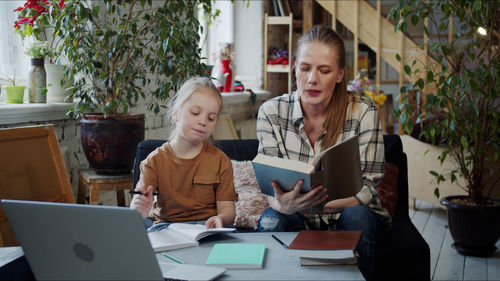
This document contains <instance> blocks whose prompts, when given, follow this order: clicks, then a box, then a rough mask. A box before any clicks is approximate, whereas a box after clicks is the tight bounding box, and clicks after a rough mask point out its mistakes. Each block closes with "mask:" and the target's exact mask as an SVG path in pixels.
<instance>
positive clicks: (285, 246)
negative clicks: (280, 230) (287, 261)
mask: <svg viewBox="0 0 500 281" xmlns="http://www.w3.org/2000/svg"><path fill="white" fill-rule="evenodd" d="M271 236H272V237H273V238H274V239H275V240H276V241H278V243H280V244H281V246H283V247H284V248H285V249H288V246H287V245H286V244H285V243H283V241H281V240H279V239H278V237H276V236H274V234H271Z"/></svg>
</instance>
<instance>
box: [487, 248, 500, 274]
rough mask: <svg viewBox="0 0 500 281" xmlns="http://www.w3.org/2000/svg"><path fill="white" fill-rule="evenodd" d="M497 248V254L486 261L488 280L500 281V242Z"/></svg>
mask: <svg viewBox="0 0 500 281" xmlns="http://www.w3.org/2000/svg"><path fill="white" fill-rule="evenodd" d="M496 247H497V250H496V251H495V253H493V255H491V256H490V257H488V259H487V260H486V264H487V265H488V268H487V270H488V272H487V276H488V280H500V241H497V244H496Z"/></svg>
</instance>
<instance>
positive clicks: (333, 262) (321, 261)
mask: <svg viewBox="0 0 500 281" xmlns="http://www.w3.org/2000/svg"><path fill="white" fill-rule="evenodd" d="M338 264H358V256H357V255H356V256H354V257H349V258H345V259H318V258H306V257H300V265H338Z"/></svg>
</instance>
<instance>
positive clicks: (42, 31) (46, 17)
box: [14, 0, 65, 63]
mask: <svg viewBox="0 0 500 281" xmlns="http://www.w3.org/2000/svg"><path fill="white" fill-rule="evenodd" d="M64 7H65V5H64V0H28V1H26V2H25V3H24V5H23V6H21V7H19V8H17V9H15V10H14V12H16V13H17V16H18V19H17V20H16V21H15V22H14V29H15V32H16V33H18V34H19V35H20V36H21V39H22V40H23V41H24V40H25V39H26V38H28V37H32V38H33V39H35V41H47V42H48V46H49V47H50V50H51V52H50V54H49V55H45V56H43V57H45V58H49V63H56V62H57V61H58V58H59V57H60V56H61V54H62V46H61V45H60V44H59V43H60V41H61V37H60V36H58V31H59V29H60V24H61V23H60V22H59V21H57V19H56V18H57V17H58V15H59V14H60V12H61V10H62V9H64ZM32 57H33V56H32Z"/></svg>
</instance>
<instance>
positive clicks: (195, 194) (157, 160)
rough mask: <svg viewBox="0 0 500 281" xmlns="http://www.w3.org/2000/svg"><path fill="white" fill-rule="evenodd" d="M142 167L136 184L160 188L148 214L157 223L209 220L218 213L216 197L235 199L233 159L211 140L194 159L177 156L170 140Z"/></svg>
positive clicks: (149, 156)
mask: <svg viewBox="0 0 500 281" xmlns="http://www.w3.org/2000/svg"><path fill="white" fill-rule="evenodd" d="M140 167H141V176H140V179H139V182H138V183H137V186H145V187H148V186H150V185H153V186H156V191H158V196H157V198H156V200H155V202H154V204H153V208H152V210H151V212H150V214H149V215H150V217H152V218H153V219H154V221H155V223H158V222H182V221H196V220H206V219H208V218H209V217H211V216H215V215H217V207H216V201H234V200H236V192H235V190H234V183H233V168H232V166H231V160H229V158H228V157H227V156H226V154H224V152H222V151H221V150H219V149H218V148H216V147H215V146H213V145H211V144H209V143H208V142H204V143H203V148H202V149H201V151H200V153H199V154H198V155H197V156H196V157H195V158H193V159H180V158H178V157H176V156H175V155H174V153H173V152H172V150H171V148H170V146H169V145H168V142H167V143H165V144H163V145H162V146H161V147H159V148H157V149H156V150H154V151H153V152H151V153H150V154H149V155H148V157H147V158H146V159H145V160H143V161H142V162H141V166H140Z"/></svg>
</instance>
